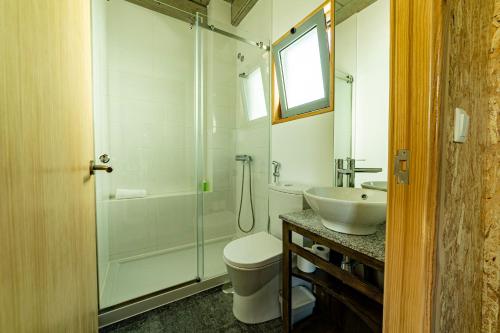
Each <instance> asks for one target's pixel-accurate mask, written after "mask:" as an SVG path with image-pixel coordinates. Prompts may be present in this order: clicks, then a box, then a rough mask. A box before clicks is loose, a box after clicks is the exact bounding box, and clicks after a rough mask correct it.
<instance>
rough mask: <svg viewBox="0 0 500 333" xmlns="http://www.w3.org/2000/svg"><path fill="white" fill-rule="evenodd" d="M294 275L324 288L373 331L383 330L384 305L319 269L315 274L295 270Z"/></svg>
mask: <svg viewBox="0 0 500 333" xmlns="http://www.w3.org/2000/svg"><path fill="white" fill-rule="evenodd" d="M292 274H293V275H294V276H296V277H299V278H301V279H304V280H306V281H309V282H311V283H313V284H317V285H320V286H322V287H323V288H324V290H325V291H326V292H327V293H328V294H330V295H331V296H332V297H334V298H335V299H336V300H338V301H339V302H341V303H342V304H344V305H345V306H346V307H347V308H349V310H351V311H352V312H354V313H355V314H356V315H357V316H358V317H359V318H361V319H362V320H363V321H364V322H365V323H366V324H367V325H368V326H369V327H370V328H371V329H372V330H373V331H376V332H377V331H380V330H381V329H382V327H381V322H382V304H379V303H377V302H375V301H373V300H371V299H369V298H368V297H366V296H365V295H363V294H361V293H359V292H356V291H355V290H354V289H352V288H351V287H349V286H346V285H344V284H343V283H342V281H340V280H338V279H336V278H334V277H332V276H330V275H329V274H328V273H326V272H324V271H323V270H321V269H319V268H318V269H316V271H315V272H314V273H304V272H302V271H300V270H298V269H297V268H294V269H293V270H292ZM316 320H318V319H316Z"/></svg>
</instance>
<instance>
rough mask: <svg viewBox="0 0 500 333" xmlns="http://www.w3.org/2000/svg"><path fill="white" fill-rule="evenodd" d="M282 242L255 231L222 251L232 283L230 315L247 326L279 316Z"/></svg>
mask: <svg viewBox="0 0 500 333" xmlns="http://www.w3.org/2000/svg"><path fill="white" fill-rule="evenodd" d="M281 253H282V243H281V240H279V239H278V238H276V237H274V236H272V235H270V234H268V233H266V232H259V233H256V234H253V235H249V236H246V237H243V238H240V239H236V240H234V241H232V242H230V243H229V244H227V245H226V247H225V248H224V261H225V263H226V266H227V271H228V274H229V278H230V279H231V281H232V283H233V288H234V295H233V314H234V316H235V317H236V319H238V320H239V321H241V322H244V323H247V324H256V323H262V322H265V321H268V320H272V319H275V318H278V317H279V316H280V305H279V297H278V296H279V289H280V281H281V279H280V271H281Z"/></svg>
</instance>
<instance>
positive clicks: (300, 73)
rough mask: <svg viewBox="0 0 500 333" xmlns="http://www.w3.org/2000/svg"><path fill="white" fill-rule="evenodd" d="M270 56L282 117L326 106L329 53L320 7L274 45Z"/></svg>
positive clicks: (328, 84)
mask: <svg viewBox="0 0 500 333" xmlns="http://www.w3.org/2000/svg"><path fill="white" fill-rule="evenodd" d="M273 56H274V60H275V64H276V79H277V82H276V83H277V87H278V92H279V101H280V108H281V117H282V118H288V117H292V116H296V115H299V114H302V113H306V112H311V111H316V110H319V109H323V108H328V107H329V106H330V53H329V40H328V35H327V25H326V18H325V13H324V11H323V10H320V11H318V12H317V13H316V14H314V15H313V16H311V17H310V18H309V19H308V20H307V21H305V22H304V23H302V24H301V25H300V26H299V27H297V28H293V29H292V30H291V31H290V33H289V34H288V35H287V36H286V37H285V38H284V39H283V40H281V41H280V42H278V43H277V44H276V45H274V49H273Z"/></svg>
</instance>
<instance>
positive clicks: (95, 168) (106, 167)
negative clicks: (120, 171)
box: [89, 160, 113, 175]
mask: <svg viewBox="0 0 500 333" xmlns="http://www.w3.org/2000/svg"><path fill="white" fill-rule="evenodd" d="M96 171H106V172H107V173H111V172H113V168H112V167H111V166H109V165H104V164H95V162H94V160H92V161H90V166H89V173H90V175H93V174H95V172H96Z"/></svg>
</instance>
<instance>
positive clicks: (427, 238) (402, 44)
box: [383, 0, 443, 332]
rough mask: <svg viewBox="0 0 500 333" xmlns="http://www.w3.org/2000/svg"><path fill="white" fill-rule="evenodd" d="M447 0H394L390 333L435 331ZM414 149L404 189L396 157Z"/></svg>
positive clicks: (387, 286)
mask: <svg viewBox="0 0 500 333" xmlns="http://www.w3.org/2000/svg"><path fill="white" fill-rule="evenodd" d="M442 25H443V22H442V2H441V1H440V0H419V1H407V0H392V1H391V53H390V54H391V61H390V64H391V72H390V111H389V161H388V162H389V164H388V170H389V174H390V175H391V176H389V179H388V205H387V236H386V257H385V260H386V266H385V288H384V289H385V290H384V319H383V327H384V328H383V331H384V332H430V331H431V328H432V316H433V313H432V309H433V288H434V271H435V261H436V256H435V243H436V227H437V209H438V206H437V201H438V200H437V198H438V181H437V180H438V179H439V152H440V151H439V150H440V147H439V144H438V142H439V137H440V133H439V125H440V121H439V117H440V108H441V93H440V92H441V90H442V89H441V73H442V53H443V52H442V50H443V45H442ZM399 149H408V150H409V151H410V160H409V162H408V164H407V167H408V170H409V184H408V185H403V184H398V183H397V180H396V177H395V176H393V174H394V168H395V167H394V162H393V158H394V156H395V155H396V154H397V151H398V150H399Z"/></svg>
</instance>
